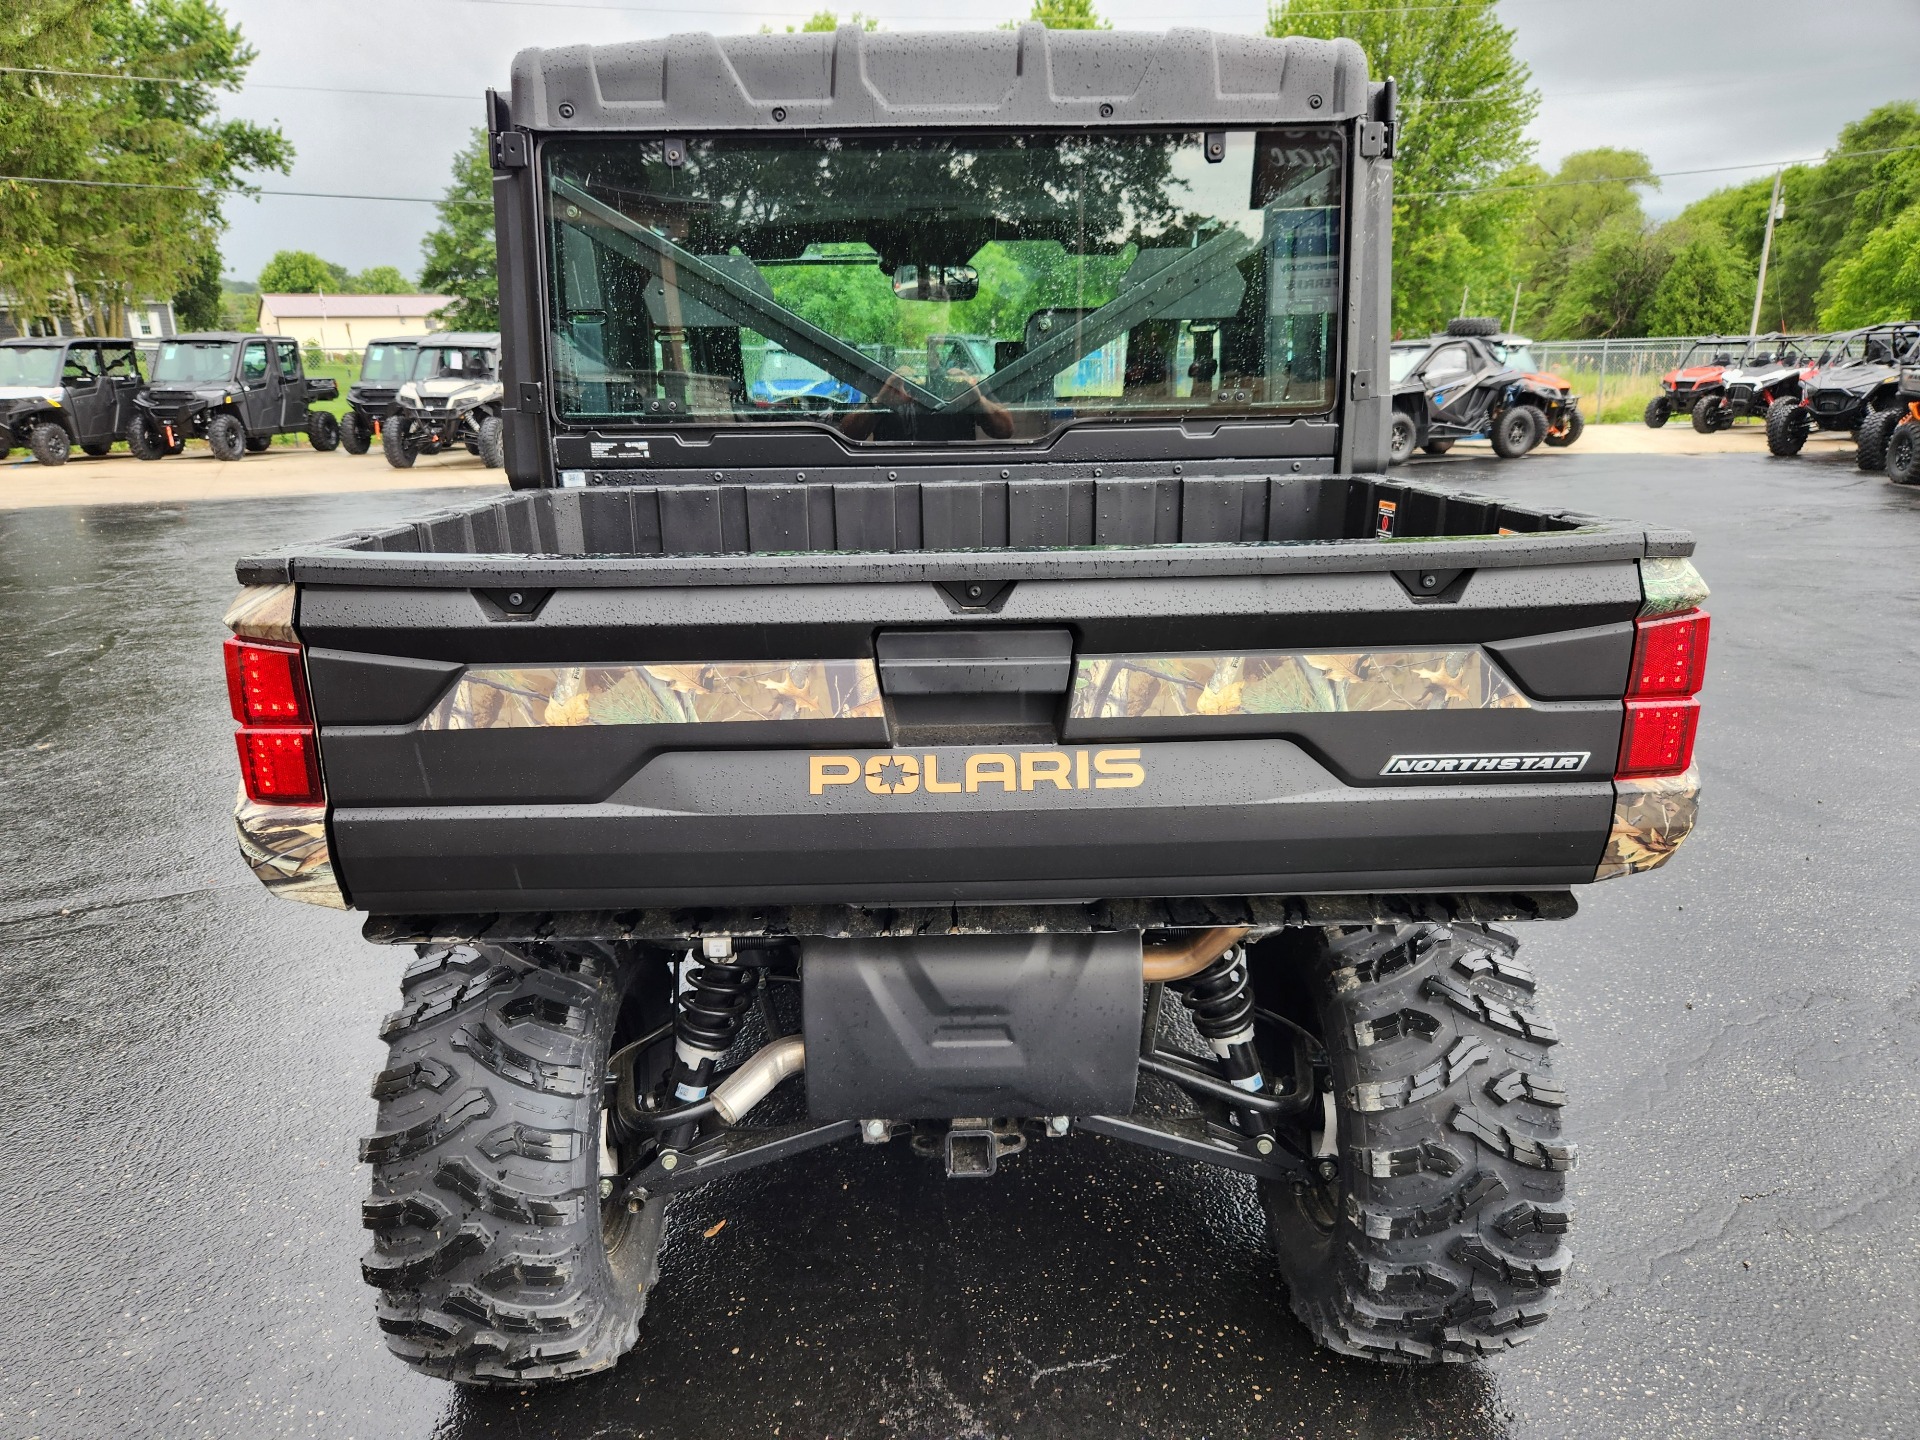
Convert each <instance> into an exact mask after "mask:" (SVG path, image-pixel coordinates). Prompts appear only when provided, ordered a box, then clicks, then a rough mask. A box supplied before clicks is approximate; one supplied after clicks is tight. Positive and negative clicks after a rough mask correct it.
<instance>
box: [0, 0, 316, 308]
mask: <svg viewBox="0 0 1920 1440" xmlns="http://www.w3.org/2000/svg"><path fill="white" fill-rule="evenodd" d="M254 58H255V52H254V51H253V49H252V48H251V47H250V46H248V45H247V44H246V43H245V41H244V40H243V39H242V38H241V34H240V31H239V29H238V27H236V26H233V25H230V24H229V23H228V22H227V19H226V16H225V14H224V13H223V12H222V11H221V9H220V7H219V6H218V5H217V4H214V3H212V0H141V3H137V4H136V3H130V0H9V4H8V5H7V6H6V9H5V12H4V15H3V16H0V67H6V68H0V174H4V175H17V176H34V177H44V178H43V179H41V180H36V181H35V182H32V183H29V182H25V181H20V180H5V181H0V289H5V290H6V291H8V292H9V293H10V294H11V296H12V297H13V299H14V301H15V303H16V304H17V305H18V306H19V307H20V308H21V309H23V310H24V311H25V312H26V313H28V314H30V315H53V314H62V315H65V316H67V317H68V319H69V321H70V322H71V323H73V324H76V325H78V326H80V327H81V328H84V329H87V330H90V331H93V332H95V333H99V332H101V331H123V330H124V326H125V323H126V306H127V305H128V303H129V302H131V301H135V300H144V299H147V298H150V297H153V296H156V295H173V294H176V293H180V292H182V291H183V289H184V288H185V287H186V286H187V284H188V282H189V281H190V280H192V279H193V278H194V277H195V275H196V273H197V272H198V270H199V269H200V267H201V266H202V265H203V264H204V263H205V257H206V256H207V255H209V254H210V253H213V252H214V251H215V250H216V249H217V245H218V240H219V236H220V232H221V230H222V229H223V228H224V222H223V220H222V219H221V215H220V207H221V203H222V201H223V199H224V198H225V197H226V196H229V195H233V194H244V193H247V192H248V190H249V188H250V187H249V186H248V184H247V182H246V179H245V177H246V175H247V174H248V173H249V172H255V171H260V170H285V169H286V168H287V167H288V165H289V164H290V163H291V161H292V158H293V150H292V147H291V146H290V145H288V144H287V142H286V139H285V137H284V136H283V135H281V133H280V132H279V130H278V129H275V128H272V127H268V126H261V125H256V124H253V123H252V122H250V121H243V120H228V119H222V118H221V117H220V115H219V113H218V112H219V96H218V92H219V91H221V90H237V89H238V88H239V87H240V84H241V82H242V81H243V80H244V78H245V76H246V73H247V70H248V68H249V67H250V66H251V65H252V63H253V61H254ZM54 71H57V72H62V73H57V74H55V73H47V72H54ZM120 75H138V76H154V77H157V79H156V80H155V81H154V82H147V83H143V82H138V81H126V80H120V79H115V78H100V77H111V76H120ZM163 81H165V82H178V83H160V82H163ZM52 181H78V182H87V183H85V184H59V183H47V182H52ZM158 237H165V242H166V243H164V244H161V243H156V241H157V239H158Z"/></svg>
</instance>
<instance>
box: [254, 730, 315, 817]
mask: <svg viewBox="0 0 1920 1440" xmlns="http://www.w3.org/2000/svg"><path fill="white" fill-rule="evenodd" d="M234 738H235V740H237V741H238V742H239V745H240V772H241V774H242V775H243V776H244V777H245V779H246V784H247V798H248V799H250V800H255V801H258V802H259V803H260V804H262V805H317V804H319V803H320V802H321V801H323V800H325V799H326V794H325V792H324V791H323V790H322V789H321V788H320V756H319V753H318V748H317V747H316V745H315V743H314V738H313V731H312V730H310V729H305V728H301V729H297V730H296V729H273V730H268V729H258V728H249V729H245V730H242V731H241V732H240V733H239V734H238V735H236V736H235V737H234Z"/></svg>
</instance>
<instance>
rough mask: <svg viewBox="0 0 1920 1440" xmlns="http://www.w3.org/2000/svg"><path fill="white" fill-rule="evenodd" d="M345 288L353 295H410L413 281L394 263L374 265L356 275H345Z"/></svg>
mask: <svg viewBox="0 0 1920 1440" xmlns="http://www.w3.org/2000/svg"><path fill="white" fill-rule="evenodd" d="M347 289H348V290H350V291H352V292H353V293H354V294H355V295H411V294H413V293H414V287H413V282H412V281H411V280H409V279H407V277H406V276H405V275H403V274H401V273H400V268H399V267H398V266H396V265H375V266H373V267H371V268H370V269H366V270H362V271H361V272H360V273H359V274H358V275H349V276H348V277H347Z"/></svg>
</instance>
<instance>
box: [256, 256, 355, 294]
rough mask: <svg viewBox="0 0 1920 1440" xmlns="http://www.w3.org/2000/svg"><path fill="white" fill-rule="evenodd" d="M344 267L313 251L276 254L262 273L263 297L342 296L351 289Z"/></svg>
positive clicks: (261, 288) (261, 286)
mask: <svg viewBox="0 0 1920 1440" xmlns="http://www.w3.org/2000/svg"><path fill="white" fill-rule="evenodd" d="M348 288H349V287H348V285H347V272H346V268H345V267H344V266H340V265H336V264H334V263H333V262H332V261H331V260H322V259H321V258H320V257H319V256H318V255H315V254H314V253H313V252H312V251H311V250H276V251H275V252H274V255H273V258H272V259H271V260H269V261H267V263H266V265H265V266H264V267H262V269H261V271H260V290H261V293H262V294H276V295H318V294H320V293H321V292H322V291H328V292H331V293H333V294H335V295H339V294H341V293H343V292H345V291H346V290H347V289H348Z"/></svg>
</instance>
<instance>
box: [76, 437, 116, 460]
mask: <svg viewBox="0 0 1920 1440" xmlns="http://www.w3.org/2000/svg"><path fill="white" fill-rule="evenodd" d="M80 453H81V454H83V455H91V456H92V457H93V458H94V459H96V460H98V459H99V458H100V457H101V456H102V455H111V454H112V453H113V441H111V440H89V441H87V443H86V444H84V445H82V446H81V447H80Z"/></svg>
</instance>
